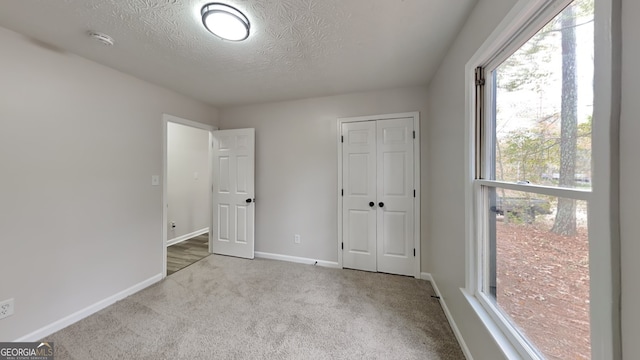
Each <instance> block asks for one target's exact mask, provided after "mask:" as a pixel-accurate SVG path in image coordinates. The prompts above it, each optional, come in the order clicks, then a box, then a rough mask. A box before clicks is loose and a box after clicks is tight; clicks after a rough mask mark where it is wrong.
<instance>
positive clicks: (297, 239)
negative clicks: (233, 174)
mask: <svg viewBox="0 0 640 360" xmlns="http://www.w3.org/2000/svg"><path fill="white" fill-rule="evenodd" d="M293 242H294V243H296V244H300V235H298V234H295V235H294V236H293Z"/></svg>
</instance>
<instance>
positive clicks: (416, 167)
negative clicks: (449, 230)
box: [336, 111, 421, 279]
mask: <svg viewBox="0 0 640 360" xmlns="http://www.w3.org/2000/svg"><path fill="white" fill-rule="evenodd" d="M401 118H413V129H414V131H415V132H416V139H415V141H414V142H413V182H414V187H415V189H416V197H415V201H414V205H413V206H414V216H415V219H414V246H415V249H416V263H415V277H416V278H418V279H419V278H420V263H421V260H420V113H419V112H417V111H414V112H406V113H397V114H383V115H372V116H358V117H347V118H338V124H337V125H338V128H337V129H338V131H337V132H336V134H337V138H336V142H337V147H338V189H337V197H338V243H337V244H336V245H337V249H338V266H339V267H340V268H343V264H342V251H343V250H342V242H343V239H342V193H341V192H342V191H341V190H342V189H343V188H344V187H343V184H342V135H343V134H342V124H343V123H348V122H357V121H375V120H392V119H401Z"/></svg>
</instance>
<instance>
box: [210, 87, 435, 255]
mask: <svg viewBox="0 0 640 360" xmlns="http://www.w3.org/2000/svg"><path fill="white" fill-rule="evenodd" d="M426 99H427V92H426V89H424V88H406V89H396V90H388V91H379V92H370V93H355V94H347V95H340V96H331V97H322V98H313V99H306V100H297V101H287V102H277V103H268V104H261V105H253V106H242V107H234V108H226V109H221V111H220V126H221V129H233V128H256V251H259V252H267V253H275V254H281V255H290V256H298V257H305V258H311V259H318V260H325V261H334V262H335V261H338V249H337V232H338V230H337V229H338V227H337V226H338V225H337V215H336V214H337V189H338V181H337V176H338V173H337V171H338V169H337V168H338V165H337V161H338V160H337V157H338V154H337V143H336V139H337V133H336V131H337V118H339V117H350V116H360V115H377V114H386V113H397V112H406V111H420V113H421V121H422V123H423V124H424V122H425V115H426ZM423 126H424V125H423ZM422 136H423V138H426V132H424V131H423V132H422ZM423 148H425V147H424V146H423ZM423 158H426V155H425V154H424V153H423ZM423 168H426V164H424V162H423ZM423 218H426V215H425V216H423ZM294 234H300V235H301V243H300V244H294V241H293V236H294ZM423 256H424V255H423Z"/></svg>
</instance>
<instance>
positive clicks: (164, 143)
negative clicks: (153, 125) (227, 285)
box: [162, 114, 218, 279]
mask: <svg viewBox="0 0 640 360" xmlns="http://www.w3.org/2000/svg"><path fill="white" fill-rule="evenodd" d="M170 122H172V123H175V124H180V125H185V126H190V127H193V128H197V129H202V130H206V131H208V132H209V150H208V151H209V189H211V187H212V186H213V183H212V181H213V176H212V175H213V174H212V173H211V172H212V166H211V161H212V159H211V157H212V152H211V144H212V141H213V134H212V132H213V131H214V130H218V128H217V127H215V126H211V125H207V124H203V123H199V122H197V121H191V120H187V119H183V118H180V117H177V116H173V115H169V114H162V278H163V279H164V278H165V277H167V226H168V224H167V212H168V210H167V208H168V207H169V204H168V195H167V151H168V144H167V141H168V138H167V135H168V131H167V130H168V126H169V123H170ZM212 206H213V204H212V202H211V196H209V219H211V213H212V210H213V208H212ZM209 233H211V229H209ZM209 252H211V236H209Z"/></svg>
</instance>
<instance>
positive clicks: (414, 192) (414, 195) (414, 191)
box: [413, 189, 416, 197]
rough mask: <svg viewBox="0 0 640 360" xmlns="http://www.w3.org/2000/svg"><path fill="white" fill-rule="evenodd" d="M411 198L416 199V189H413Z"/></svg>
mask: <svg viewBox="0 0 640 360" xmlns="http://www.w3.org/2000/svg"><path fill="white" fill-rule="evenodd" d="M413 197H416V189H413Z"/></svg>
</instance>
